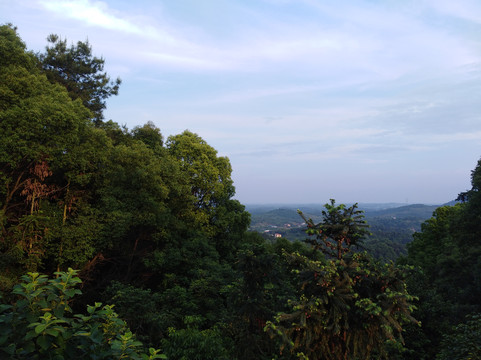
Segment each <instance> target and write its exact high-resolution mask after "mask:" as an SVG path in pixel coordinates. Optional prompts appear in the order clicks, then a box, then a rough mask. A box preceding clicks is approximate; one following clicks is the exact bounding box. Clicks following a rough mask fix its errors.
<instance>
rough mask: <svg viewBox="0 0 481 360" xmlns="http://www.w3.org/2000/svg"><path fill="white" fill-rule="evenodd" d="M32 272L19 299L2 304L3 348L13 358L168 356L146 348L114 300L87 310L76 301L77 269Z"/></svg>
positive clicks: (0, 349)
mask: <svg viewBox="0 0 481 360" xmlns="http://www.w3.org/2000/svg"><path fill="white" fill-rule="evenodd" d="M56 275H57V277H56V278H53V279H48V277H47V276H46V275H39V274H38V273H28V274H27V275H24V276H22V283H20V284H18V285H16V286H15V287H14V288H13V291H12V294H13V296H14V297H15V299H16V300H15V301H14V303H13V305H10V304H1V305H0V333H1V334H2V335H1V336H0V354H3V355H2V356H8V357H9V358H10V359H25V358H29V359H56V360H60V359H80V358H90V359H114V358H115V359H139V360H140V359H145V360H147V359H165V358H166V357H165V355H163V354H161V353H160V351H159V350H156V349H154V348H150V349H149V351H148V353H144V350H143V345H142V343H141V342H139V341H137V340H135V337H134V335H133V334H132V332H131V331H130V330H129V328H128V327H127V325H126V323H125V322H124V321H123V320H121V319H120V318H119V317H118V315H117V314H116V312H115V311H114V310H113V306H111V305H104V306H102V304H101V303H95V305H93V306H88V307H87V312H86V314H85V315H84V314H75V313H74V312H73V310H72V308H71V306H70V303H71V302H72V300H73V298H74V297H75V296H76V295H80V294H81V291H80V290H79V289H78V288H76V286H77V285H79V284H80V283H81V280H80V278H79V277H78V276H77V271H75V270H72V269H69V270H68V271H67V272H59V273H56Z"/></svg>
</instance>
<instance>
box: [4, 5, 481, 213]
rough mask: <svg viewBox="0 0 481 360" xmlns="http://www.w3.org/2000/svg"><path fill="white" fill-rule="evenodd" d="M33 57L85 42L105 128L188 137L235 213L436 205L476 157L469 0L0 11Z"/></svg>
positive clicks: (479, 104)
mask: <svg viewBox="0 0 481 360" xmlns="http://www.w3.org/2000/svg"><path fill="white" fill-rule="evenodd" d="M0 22H2V23H6V22H12V23H13V24H14V25H16V26H17V27H18V32H19V34H20V36H21V37H22V39H23V40H24V41H25V43H26V44H27V47H28V48H29V49H31V50H34V51H40V50H42V49H43V48H44V47H45V45H46V40H45V39H46V37H47V36H48V35H49V34H51V33H56V34H58V35H61V36H62V37H63V38H67V39H68V41H69V42H76V41H79V40H81V41H83V40H85V39H87V38H88V40H89V42H90V43H91V45H92V47H93V51H94V53H95V55H97V56H103V57H104V58H105V59H106V70H107V72H108V73H109V74H110V75H111V77H112V78H115V77H117V76H119V77H120V78H121V79H122V81H123V83H122V86H121V88H120V94H119V96H117V97H115V98H112V99H109V101H108V103H107V107H108V109H107V112H106V117H107V118H108V119H112V120H114V121H116V122H118V123H120V124H125V125H127V126H128V127H129V128H133V127H134V126H137V125H142V124H144V123H146V122H147V121H152V122H153V123H154V124H156V125H157V126H158V127H159V128H160V129H161V130H162V133H163V134H164V136H165V137H167V136H169V135H172V134H178V133H180V132H182V131H183V130H185V129H189V130H191V131H193V132H196V133H198V134H199V135H200V136H202V137H203V138H204V139H205V140H206V141H207V142H208V143H209V144H210V145H212V146H213V147H214V148H216V149H217V150H218V152H219V154H220V155H223V156H227V157H229V159H230V161H231V163H232V166H233V169H234V171H233V179H234V183H235V186H236V189H237V195H236V198H238V199H239V200H240V201H241V202H242V203H246V204H250V203H324V202H326V201H327V200H328V199H329V198H335V199H336V200H337V201H340V202H356V201H357V202H401V203H406V202H408V203H434V204H440V203H443V202H447V201H449V200H452V199H454V198H455V197H456V195H457V194H458V193H459V192H461V191H464V190H466V189H468V188H469V187H470V172H471V170H472V169H473V168H474V166H475V165H476V161H477V160H478V159H479V157H480V156H481V36H480V35H481V2H480V1H477V0H457V1H452V0H413V1H410V0H405V1H394V0H392V1H391V0H385V1H380V0H378V1H376V0H370V1H368V0H356V1H354V0H351V1H343V0H336V1H330V0H318V1H316V0H293V1H289V0H255V1H254V0H252V1H247V0H245V1H240V0H238V1H235V0H217V1H214V0H205V1H196V0H169V1H167V0H164V1H161V0H138V1H124V0H120V1H94V0H77V1H73V0H66V1H63V0H15V1H14V0H8V1H7V0H0Z"/></svg>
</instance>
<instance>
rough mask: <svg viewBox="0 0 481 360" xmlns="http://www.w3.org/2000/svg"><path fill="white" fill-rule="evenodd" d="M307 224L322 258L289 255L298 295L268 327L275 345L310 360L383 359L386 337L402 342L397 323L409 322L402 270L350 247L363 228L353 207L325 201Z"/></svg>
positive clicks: (385, 353) (360, 217) (408, 299)
mask: <svg viewBox="0 0 481 360" xmlns="http://www.w3.org/2000/svg"><path fill="white" fill-rule="evenodd" d="M307 224H308V230H307V232H308V234H312V235H313V236H315V238H314V239H312V240H311V241H310V243H311V244H313V245H314V247H315V248H317V249H319V250H320V251H322V252H324V253H325V254H326V258H325V259H323V260H312V259H310V258H308V257H306V256H302V255H300V254H292V255H289V257H290V260H291V262H293V263H295V264H297V265H298V270H297V272H298V274H299V282H300V283H299V292H300V296H299V298H298V299H296V300H294V301H292V302H291V303H290V305H291V309H292V310H291V312H286V313H281V314H279V315H278V316H277V318H276V321H275V322H272V323H269V326H268V330H269V331H270V332H271V334H272V335H273V336H280V337H281V338H282V339H283V346H282V347H281V350H282V349H283V348H287V349H289V350H290V351H291V352H292V353H298V354H303V355H304V356H305V358H308V359H311V360H324V359H326V360H345V359H357V358H359V359H369V358H371V357H374V356H377V357H385V358H387V350H386V347H387V342H388V341H390V342H394V343H395V342H396V341H401V342H402V336H401V333H402V329H403V324H404V323H406V322H415V320H414V319H413V318H412V317H411V316H410V313H411V311H412V310H413V306H412V305H411V301H412V300H413V297H412V296H410V295H409V294H408V293H407V291H406V285H405V282H404V280H405V276H406V275H405V273H404V271H403V269H402V268H399V267H396V266H394V265H393V264H392V263H391V264H385V265H383V264H380V263H378V262H376V261H374V260H373V259H372V258H371V257H369V256H368V255H366V254H365V253H354V254H352V253H351V252H350V248H351V246H352V245H354V244H356V243H358V242H360V241H361V240H362V236H363V234H365V233H366V230H365V226H366V224H365V222H364V221H363V220H362V216H361V214H360V213H359V212H358V211H356V206H353V207H350V208H346V207H345V206H344V205H340V206H336V205H335V203H334V201H331V204H326V211H324V212H323V220H322V222H321V223H319V224H317V225H316V224H314V223H313V222H312V221H310V220H308V221H307Z"/></svg>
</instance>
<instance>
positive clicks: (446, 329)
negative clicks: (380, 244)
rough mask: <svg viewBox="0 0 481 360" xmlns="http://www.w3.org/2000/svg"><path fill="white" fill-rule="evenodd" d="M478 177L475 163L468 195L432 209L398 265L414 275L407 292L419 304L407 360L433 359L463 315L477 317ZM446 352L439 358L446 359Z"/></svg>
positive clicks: (480, 265) (480, 290)
mask: <svg viewBox="0 0 481 360" xmlns="http://www.w3.org/2000/svg"><path fill="white" fill-rule="evenodd" d="M480 174H481V160H480V161H479V162H478V164H477V166H476V168H475V169H474V171H473V172H472V176H471V182H472V189H471V190H469V191H467V192H465V193H462V194H460V199H461V200H464V202H463V203H458V204H456V205H454V206H444V207H441V208H438V209H437V210H436V211H435V212H434V214H433V217H432V218H431V219H429V220H428V221H426V222H425V223H424V224H423V225H422V230H421V232H419V233H416V234H415V235H414V240H413V241H412V243H410V244H408V256H407V257H406V258H405V259H402V262H405V263H409V264H412V265H415V266H417V267H418V269H419V272H418V273H417V274H415V275H414V276H413V277H412V279H411V280H410V281H409V287H410V292H411V293H412V294H414V295H417V296H419V298H420V302H419V306H418V307H419V309H418V311H417V313H416V314H415V316H416V317H417V318H418V319H419V320H421V322H422V324H423V325H422V332H421V333H419V332H417V331H416V332H414V333H412V334H411V339H412V341H410V342H411V345H410V346H411V347H412V348H413V351H414V353H415V355H412V357H411V358H416V359H422V358H426V359H431V358H433V357H434V356H435V354H436V353H437V352H438V351H439V347H440V341H441V340H442V339H443V335H446V334H449V333H450V332H451V329H452V327H453V326H457V325H458V324H462V323H463V322H464V321H465V316H466V315H469V314H477V313H480V312H481V302H480V299H481V277H480V274H481V221H480V219H481V197H480V196H479V188H480V186H481V175H480ZM459 326H460V328H459V329H458V330H459V331H461V330H460V329H462V325H459ZM458 336H459V335H458ZM408 343H409V342H408ZM444 343H445V344H448V343H449V342H448V341H447V340H445V341H444ZM447 349H448V348H447V347H446V346H445V347H444V349H443V350H442V354H443V355H441V356H442V358H449V356H448V353H447V351H448V350H447ZM453 351H454V350H453ZM453 358H454V357H453ZM468 358H469V357H466V359H468ZM472 358H473V359H474V358H475V357H472Z"/></svg>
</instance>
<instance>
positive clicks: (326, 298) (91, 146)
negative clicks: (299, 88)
mask: <svg viewBox="0 0 481 360" xmlns="http://www.w3.org/2000/svg"><path fill="white" fill-rule="evenodd" d="M103 69H104V60H103V59H102V58H97V57H95V56H94V55H93V54H92V49H91V47H90V45H89V44H88V42H78V43H77V44H72V45H71V46H68V45H67V40H62V39H61V38H60V37H58V36H56V35H51V36H49V37H48V45H47V48H46V49H45V52H44V53H39V54H34V53H32V52H30V51H28V50H27V48H26V45H25V44H24V43H23V42H22V40H21V38H20V37H19V35H18V34H17V31H16V29H15V28H14V27H13V26H12V25H3V26H0V140H1V141H0V292H1V293H0V295H1V296H0V358H2V359H3V358H5V359H166V358H167V359H172V360H175V359H178V360H181V359H202V360H204V359H206V360H209V359H216V360H217V359H229V360H230V359H246V360H249V359H260V360H263V359H265V360H271V359H285V360H293V359H311V360H346V359H352V360H355V359H435V358H436V359H442V360H444V359H475V358H479V349H480V345H479V339H481V333H480V331H479V329H480V315H479V313H481V308H480V307H481V304H480V302H479V299H480V298H481V293H480V291H481V290H480V289H481V286H480V285H481V283H480V278H481V277H480V276H479V274H481V262H480V259H481V243H480V239H481V225H480V224H481V195H480V193H479V189H480V186H481V161H480V162H479V163H478V164H477V166H476V168H475V170H474V171H473V176H472V189H471V190H470V191H467V192H465V193H462V194H460V200H462V202H461V203H459V204H456V205H455V206H444V207H440V208H437V209H436V210H435V211H434V215H433V217H431V218H430V219H428V220H427V221H425V222H423V223H422V225H421V228H420V229H419V228H418V227H416V226H419V224H420V223H421V222H422V219H420V216H421V215H420V214H421V213H423V212H424V211H428V209H426V208H425V207H422V206H419V207H411V208H410V209H398V210H397V211H398V213H396V214H397V215H393V213H392V212H391V213H390V212H382V213H379V212H377V213H371V214H370V213H369V212H367V213H366V214H367V219H370V220H371V221H373V226H372V227H371V230H370V229H369V228H368V224H367V222H366V216H365V215H364V213H363V212H362V211H361V210H360V209H359V208H358V207H357V205H356V204H353V205H351V206H347V205H343V204H336V203H335V201H334V200H331V201H330V202H329V203H327V204H325V205H324V207H323V208H321V207H319V208H318V207H317V206H316V208H315V209H313V210H312V212H311V209H301V210H303V213H301V214H297V213H296V214H295V215H296V216H295V218H296V219H297V220H296V221H298V222H302V223H304V224H303V225H300V224H297V225H299V226H298V227H297V231H299V234H302V235H303V239H305V241H302V242H301V241H288V240H286V239H285V238H283V237H281V238H274V239H271V238H269V239H268V240H266V239H265V238H264V237H263V236H262V235H261V234H260V233H258V232H255V231H249V226H251V229H252V228H253V227H254V226H255V224H256V223H255V222H254V223H252V224H251V223H250V217H251V216H250V214H249V213H248V212H247V211H246V209H245V207H244V206H243V205H242V204H241V203H239V201H237V200H235V199H234V195H235V188H234V184H233V181H232V178H231V173H232V168H231V165H230V161H229V159H228V158H227V157H222V156H218V154H217V151H216V150H215V149H214V148H213V147H211V146H210V145H209V144H207V142H206V141H205V140H204V139H203V138H202V137H201V136H199V135H198V134H195V133H193V132H191V131H188V130H186V131H184V132H182V133H181V134H177V135H172V136H169V137H167V138H164V136H163V135H162V132H161V130H160V129H159V128H157V127H156V126H155V125H154V124H153V123H151V122H149V123H147V124H144V125H142V126H137V127H135V128H133V129H127V128H126V127H123V126H120V125H119V124H117V123H116V122H114V121H112V120H108V121H107V120H106V119H105V118H104V115H103V111H104V109H105V108H106V101H107V100H108V98H109V97H110V96H114V95H116V94H117V93H118V91H120V90H119V89H120V88H119V87H120V84H121V81H120V79H116V80H111V79H110V77H109V75H108V74H107V73H105V72H104V70H103ZM386 211H388V210H386ZM389 211H391V210H389ZM392 211H396V210H392ZM430 211H432V209H430ZM414 212H416V216H414V217H410V216H411V215H412V214H413V213H414ZM373 214H374V215H373ZM409 214H411V215H409ZM254 215H255V214H254ZM300 215H302V216H303V217H302V216H300ZM255 216H257V215H255ZM276 216H277V217H278V219H277V220H276V221H280V222H284V220H285V219H287V218H289V219H290V218H292V219H293V218H294V216H293V214H292V212H291V211H290V210H288V211H280V212H278V214H277V215H276ZM394 216H395V217H396V219H393V217H394ZM423 216H424V215H423ZM426 216H427V215H426ZM427 217H428V216H427ZM299 218H300V219H301V220H299ZM376 219H378V221H379V222H380V223H379V224H378V225H376ZM392 220H396V221H394V222H393V221H392ZM398 220H399V221H398ZM293 221H294V220H293ZM399 224H402V226H401V227H400V228H401V229H405V227H406V226H409V231H412V228H413V229H414V230H420V231H419V232H415V233H414V239H413V241H412V242H410V243H409V244H408V245H407V248H408V253H407V255H406V256H405V257H401V258H400V259H398V261H397V263H394V262H392V261H385V260H384V259H383V257H384V258H390V257H391V258H394V257H396V256H397V255H398V254H397V253H396V252H395V253H394V255H392V254H387V255H386V251H385V250H382V251H381V252H382V256H378V258H375V257H373V256H372V255H371V254H370V253H369V251H362V249H363V248H366V249H368V250H369V245H370V242H371V243H373V239H372V238H368V237H367V236H368V233H369V231H372V229H374V228H375V227H376V226H377V228H379V229H383V231H384V232H381V231H380V232H378V235H377V236H378V238H377V241H378V242H379V243H382V244H389V241H390V239H389V238H388V237H387V234H388V233H389V231H391V229H397V228H395V226H397V225H399ZM297 225H295V226H297ZM381 225H382V226H385V227H384V228H382V226H381ZM291 227H294V222H292V224H291ZM411 227H412V228H411ZM392 231H394V230H392ZM396 231H397V230H396ZM395 234H396V236H400V235H399V234H398V233H395ZM401 235H402V234H401ZM396 239H397V238H396ZM392 241H393V242H394V240H392ZM396 241H397V240H396ZM400 243H402V242H400ZM360 249H361V250H360ZM370 251H373V250H370ZM376 255H377V254H376ZM419 320H420V321H419ZM468 335H469V336H468ZM459 339H463V340H462V341H459Z"/></svg>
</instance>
